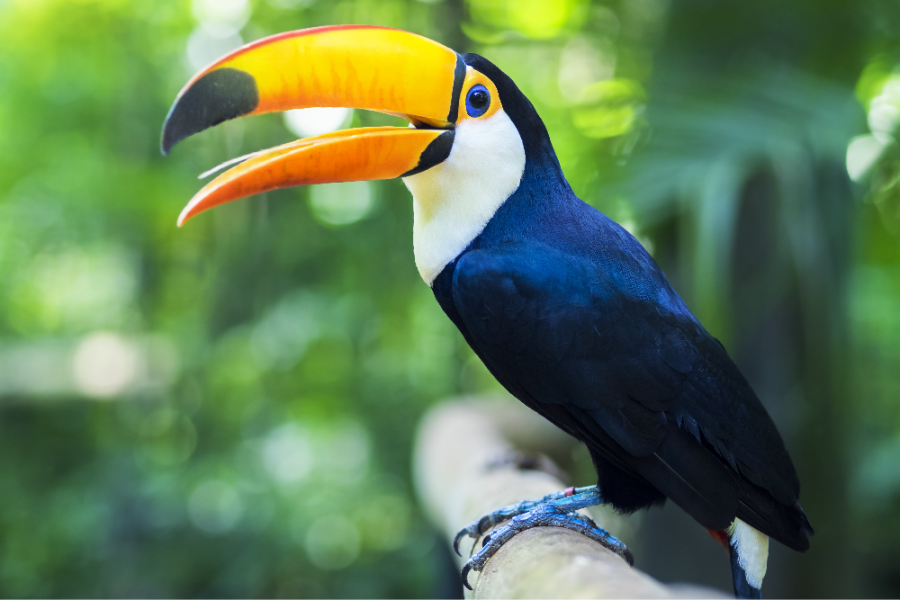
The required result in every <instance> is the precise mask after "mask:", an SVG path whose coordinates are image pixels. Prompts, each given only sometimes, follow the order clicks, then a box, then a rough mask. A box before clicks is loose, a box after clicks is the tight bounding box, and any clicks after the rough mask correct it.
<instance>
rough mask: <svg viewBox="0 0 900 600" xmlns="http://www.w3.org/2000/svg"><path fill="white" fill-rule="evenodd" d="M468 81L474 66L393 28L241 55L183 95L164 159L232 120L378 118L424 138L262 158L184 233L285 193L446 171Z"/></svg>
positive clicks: (306, 144)
mask: <svg viewBox="0 0 900 600" xmlns="http://www.w3.org/2000/svg"><path fill="white" fill-rule="evenodd" d="M464 77H465V65H464V64H463V62H462V59H461V58H460V57H459V55H457V54H456V53H455V52H454V51H452V50H450V49H449V48H446V47H445V46H442V45H440V44H438V43H437V42H433V41H431V40H429V39H427V38H424V37H422V36H419V35H415V34H412V33H407V32H405V31H400V30H396V29H387V28H383V27H369V26H336V27H319V28H314V29H305V30H302V31H295V32H291V33H285V34H280V35H276V36H272V37H269V38H265V39H263V40H259V41H258V42H254V43H252V44H249V45H247V46H245V47H243V48H240V49H238V50H236V51H235V52H232V53H231V54H229V55H227V56H225V57H224V58H222V59H220V60H219V61H217V62H216V63H214V64H213V65H212V66H210V67H209V68H207V69H205V70H204V71H201V72H200V73H198V74H197V75H195V76H194V78H193V79H191V81H189V82H188V84H187V85H186V86H185V87H184V88H183V89H182V90H181V92H180V93H179V94H178V97H177V98H176V99H175V103H174V104H173V105H172V108H171V109H170V110H169V114H168V116H167V117H166V122H165V124H164V125H163V134H162V152H163V154H168V152H169V150H170V149H171V148H172V146H174V145H175V144H176V143H178V142H179V141H181V140H183V139H184V138H186V137H188V136H190V135H193V134H194V133H197V132H200V131H203V130H204V129H207V128H209V127H212V126H214V125H217V124H219V123H221V122H223V121H226V120H228V119H234V118H237V117H242V116H247V115H256V114H262V113H266V112H272V111H282V110H288V109H293V108H308V107H324V106H341V107H347V108H362V109H368V110H375V111H380V112H386V113H390V114H395V115H398V116H402V117H404V118H406V119H407V120H408V121H410V123H412V124H414V125H416V126H417V127H420V128H419V129H412V128H403V127H377V128H366V129H357V130H348V131H339V132H335V133H330V134H325V135H322V136H317V137H314V138H306V139H302V140H298V141H296V142H293V143H290V144H285V145H283V146H279V147H277V148H273V149H271V150H268V151H263V152H258V153H255V154H253V155H251V156H250V157H249V158H248V159H247V160H246V161H244V162H242V163H241V164H239V165H238V166H236V167H234V168H232V169H230V170H229V171H226V172H225V173H222V174H221V175H219V176H218V177H217V178H216V179H214V180H213V181H211V182H210V183H209V184H207V185H206V186H205V187H204V188H203V189H201V190H200V191H199V192H198V193H197V195H195V196H194V198H193V199H191V201H190V203H189V204H188V205H187V207H185V209H184V211H182V213H181V216H180V217H179V219H178V224H179V225H182V224H183V223H184V222H185V221H187V220H188V219H190V218H191V217H193V216H195V215H197V214H199V213H201V212H203V211H204V210H207V209H209V208H212V207H213V206H216V205H219V204H222V203H225V202H229V201H231V200H236V199H238V198H243V197H246V196H250V195H253V194H258V193H261V192H265V191H269V190H273V189H277V188H284V187H291V186H296V185H306V184H312V183H331V182H338V181H363V180H374V179H391V178H394V177H401V176H404V175H411V174H413V173H416V172H419V171H422V170H425V169H428V168H430V167H432V166H434V165H436V164H438V163H440V162H441V161H443V160H444V159H446V158H447V156H448V155H449V153H450V148H451V146H452V144H453V130H452V127H453V125H454V123H455V121H456V116H457V112H458V103H459V96H460V92H461V90H462V83H463V79H464Z"/></svg>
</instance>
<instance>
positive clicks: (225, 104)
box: [160, 67, 259, 156]
mask: <svg viewBox="0 0 900 600" xmlns="http://www.w3.org/2000/svg"><path fill="white" fill-rule="evenodd" d="M258 105H259V89H258V88H257V86H256V80H255V79H254V78H253V76H252V75H250V73H247V72H246V71H241V70H239V69H231V68H227V67H225V68H221V69H216V70H214V71H210V72H209V73H207V74H206V75H204V76H203V77H201V78H200V79H198V80H197V81H195V82H194V83H193V85H191V86H190V87H189V88H187V89H186V90H185V91H184V92H183V93H182V94H181V96H179V97H178V99H177V100H175V104H173V105H172V108H170V109H169V114H168V115H166V121H165V123H164V124H163V130H162V139H161V140H160V152H162V155H163V156H166V155H168V154H169V151H170V150H171V149H172V147H173V146H174V145H175V144H177V143H178V142H180V141H181V140H183V139H185V138H186V137H190V136H192V135H194V134H195V133H199V132H201V131H203V130H204V129H208V128H210V127H213V126H214V125H218V124H219V123H222V122H223V121H228V120H229V119H235V118H237V117H240V116H243V115H246V114H249V113H251V112H253V111H254V110H256V107H257V106H258Z"/></svg>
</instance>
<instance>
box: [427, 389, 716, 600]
mask: <svg viewBox="0 0 900 600" xmlns="http://www.w3.org/2000/svg"><path fill="white" fill-rule="evenodd" d="M566 437H567V436H565V435H564V434H561V433H560V432H557V430H556V429H555V428H553V427H552V426H551V427H548V426H547V425H546V424H545V422H544V421H543V419H540V418H539V417H537V415H535V414H534V413H532V412H531V411H528V410H527V409H525V408H524V407H521V406H520V405H518V403H517V402H516V403H511V402H509V401H494V402H486V401H485V400H484V399H481V400H476V399H458V400H455V401H450V402H447V403H444V404H441V405H439V406H437V407H436V408H434V409H433V410H432V411H431V412H430V413H428V414H427V415H426V416H425V418H424V419H423V421H422V423H421V425H420V427H419V432H418V439H417V442H416V449H415V465H414V468H415V480H416V487H417V491H418V495H419V499H420V501H421V503H422V505H423V506H424V507H425V509H426V510H427V512H428V514H429V516H430V517H431V519H432V521H433V522H434V523H435V524H436V525H437V526H438V528H439V529H440V530H441V531H442V532H443V533H444V535H445V538H446V539H447V543H450V542H451V541H452V539H453V536H454V535H455V534H456V532H457V531H459V530H460V529H461V528H462V527H464V526H465V525H467V524H468V523H470V522H471V521H472V520H474V519H476V518H478V517H480V516H482V515H484V514H487V513H488V512H490V511H492V510H495V509H497V508H500V507H501V506H506V505H508V504H514V503H516V502H519V501H521V500H525V499H532V498H539V497H541V496H544V495H546V494H548V493H551V492H555V491H558V490H560V489H562V488H564V487H566V486H565V485H564V484H563V483H562V482H560V481H559V480H558V479H557V478H556V477H553V476H552V475H550V474H548V473H546V472H543V471H538V470H521V469H520V468H519V466H518V465H517V464H516V462H515V461H511V460H509V457H511V456H514V455H515V448H514V444H513V443H512V440H516V439H521V438H527V441H528V445H529V446H531V447H534V446H535V445H537V446H540V445H544V446H553V445H557V446H558V445H559V444H560V443H561V442H562V443H565V442H564V440H565V438H566ZM536 442H537V443H536ZM592 516H596V515H592ZM597 524H598V525H599V526H600V527H606V526H607V525H606V524H605V523H604V522H603V520H602V519H597ZM625 541H626V543H627V540H625ZM476 544H477V547H478V548H480V547H481V540H477V541H476ZM471 548H472V544H471V540H470V539H469V538H466V540H464V541H463V542H462V544H461V545H460V550H461V551H462V552H463V555H464V556H466V557H467V556H468V552H469V550H470V549H471ZM464 562H465V559H459V560H458V564H459V566H460V567H462V565H463V563H464ZM469 581H470V583H472V585H473V587H474V591H473V592H468V591H467V594H466V595H467V597H470V598H629V597H630V598H687V597H694V598H727V597H728V596H725V595H723V594H722V592H719V591H717V590H712V589H708V588H702V587H696V586H684V585H675V586H672V585H664V584H662V583H660V582H658V581H656V580H655V579H653V578H652V577H650V576H648V575H646V574H645V573H643V572H641V571H639V570H637V569H633V568H631V567H629V566H628V564H627V563H626V562H625V561H624V560H622V559H621V558H619V557H618V556H616V555H615V554H613V553H612V552H610V551H609V550H607V549H606V548H604V547H603V546H601V545H600V544H598V543H596V542H593V541H591V540H589V539H588V538H586V537H584V536H583V535H581V534H579V533H576V532H574V531H569V530H566V529H558V528H555V527H554V528H551V527H538V528H535V529H531V530H529V531H526V532H524V533H521V534H519V535H517V536H515V537H514V538H513V539H512V540H510V541H509V542H508V543H507V544H506V545H504V546H503V547H502V548H501V549H500V550H499V551H498V552H497V554H496V555H495V556H494V557H493V558H491V560H490V561H488V563H487V564H486V565H485V568H484V571H483V572H482V573H480V574H477V573H471V574H470V575H469Z"/></svg>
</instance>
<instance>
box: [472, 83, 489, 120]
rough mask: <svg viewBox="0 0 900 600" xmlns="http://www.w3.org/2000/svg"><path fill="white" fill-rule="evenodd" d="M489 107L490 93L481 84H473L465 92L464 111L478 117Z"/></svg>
mask: <svg viewBox="0 0 900 600" xmlns="http://www.w3.org/2000/svg"><path fill="white" fill-rule="evenodd" d="M490 107H491V93H490V92H489V91H488V89H487V88H486V87H484V86H483V85H481V84H479V85H474V86H472V89H470V90H469V93H468V94H466V113H467V114H468V115H469V116H470V117H473V118H477V117H480V116H481V115H483V114H484V113H486V112H487V110H488V108H490Z"/></svg>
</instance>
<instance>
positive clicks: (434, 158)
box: [400, 129, 455, 177]
mask: <svg viewBox="0 0 900 600" xmlns="http://www.w3.org/2000/svg"><path fill="white" fill-rule="evenodd" d="M454 135H455V133H454V132H453V130H452V129H451V130H449V131H445V132H444V133H442V134H441V135H439V136H437V137H436V138H434V139H433V140H432V141H431V143H430V144H428V147H427V148H425V150H423V151H422V156H420V157H419V164H417V165H416V166H415V167H414V168H412V169H410V170H409V171H407V172H406V173H404V174H403V175H401V176H400V177H409V176H410V175H415V174H416V173H421V172H422V171H427V170H428V169H430V168H431V167H433V166H435V165H439V164H440V163H442V162H444V161H445V160H447V157H448V156H450V150H451V149H452V148H453V137H454Z"/></svg>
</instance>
